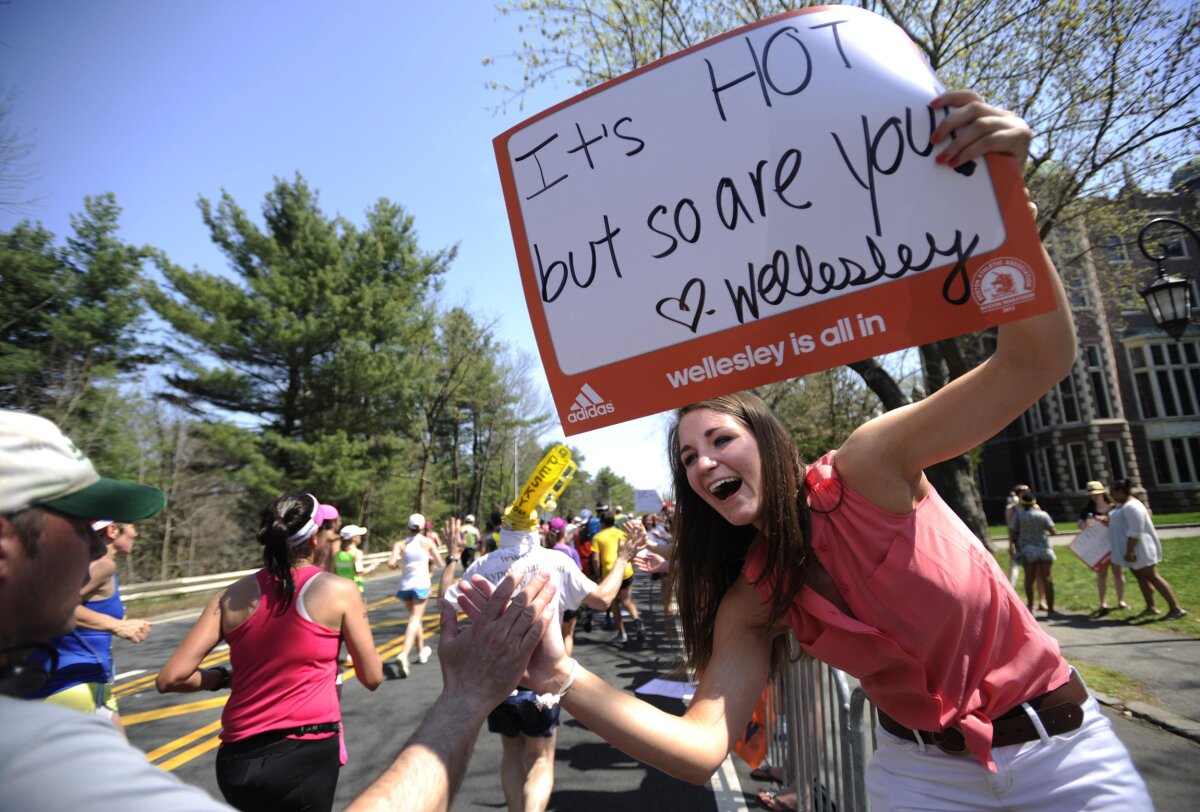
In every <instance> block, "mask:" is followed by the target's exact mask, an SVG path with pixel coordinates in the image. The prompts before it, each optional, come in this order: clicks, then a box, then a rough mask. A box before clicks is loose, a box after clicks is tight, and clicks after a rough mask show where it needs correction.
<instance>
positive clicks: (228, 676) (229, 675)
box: [213, 665, 233, 691]
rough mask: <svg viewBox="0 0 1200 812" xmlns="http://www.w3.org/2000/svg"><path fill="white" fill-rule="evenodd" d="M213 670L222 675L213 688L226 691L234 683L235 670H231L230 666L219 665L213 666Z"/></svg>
mask: <svg viewBox="0 0 1200 812" xmlns="http://www.w3.org/2000/svg"><path fill="white" fill-rule="evenodd" d="M213 670H214V671H216V672H217V673H218V674H220V675H221V678H220V679H219V680H217V685H216V687H215V688H213V690H214V691H224V690H225V689H227V688H229V687H230V686H231V685H233V672H232V671H230V670H229V666H225V665H217V666H213Z"/></svg>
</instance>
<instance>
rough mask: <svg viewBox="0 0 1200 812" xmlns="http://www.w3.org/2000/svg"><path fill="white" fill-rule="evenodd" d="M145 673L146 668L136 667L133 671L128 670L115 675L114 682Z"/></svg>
mask: <svg viewBox="0 0 1200 812" xmlns="http://www.w3.org/2000/svg"><path fill="white" fill-rule="evenodd" d="M145 673H146V669H145V668H135V669H134V670H132V671H126V672H125V673H123V674H117V675H116V676H115V677H113V682H120V681H121V680H123V679H129V678H130V677H136V676H137V675H138V674H145Z"/></svg>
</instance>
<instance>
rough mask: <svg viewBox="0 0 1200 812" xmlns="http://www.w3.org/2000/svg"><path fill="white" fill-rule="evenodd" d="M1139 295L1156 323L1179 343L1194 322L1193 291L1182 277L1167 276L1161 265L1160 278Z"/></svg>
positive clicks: (1159, 267) (1159, 269) (1156, 278)
mask: <svg viewBox="0 0 1200 812" xmlns="http://www.w3.org/2000/svg"><path fill="white" fill-rule="evenodd" d="M1138 293H1140V294H1142V298H1143V299H1145V300H1146V307H1147V308H1149V310H1150V315H1151V316H1153V317H1154V323H1155V324H1157V325H1158V326H1159V328H1160V329H1162V330H1163V331H1164V332H1166V334H1167V335H1169V336H1170V337H1171V338H1173V339H1175V340H1176V341H1178V340H1179V339H1181V338H1182V337H1183V334H1184V331H1186V330H1187V328H1188V325H1189V324H1191V321H1192V291H1191V286H1190V285H1189V284H1188V281H1187V280H1186V279H1184V278H1183V277H1182V276H1177V275H1175V274H1172V275H1171V276H1167V272H1166V269H1165V268H1163V266H1162V264H1161V263H1160V264H1159V266H1158V276H1157V277H1155V279H1154V281H1153V282H1151V283H1150V284H1149V285H1147V286H1146V287H1144V288H1142V289H1141V290H1140V291H1138Z"/></svg>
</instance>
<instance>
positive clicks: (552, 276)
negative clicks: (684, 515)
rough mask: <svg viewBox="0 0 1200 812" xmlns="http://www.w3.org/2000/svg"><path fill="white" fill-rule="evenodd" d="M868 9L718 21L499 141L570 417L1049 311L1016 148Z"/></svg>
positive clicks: (637, 406)
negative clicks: (974, 151)
mask: <svg viewBox="0 0 1200 812" xmlns="http://www.w3.org/2000/svg"><path fill="white" fill-rule="evenodd" d="M943 89H944V88H943V87H942V86H941V85H940V83H939V82H938V79H937V77H936V76H935V75H934V73H933V72H932V71H931V70H930V69H929V67H928V65H927V64H926V63H925V62H924V60H923V59H922V58H921V56H920V54H919V53H918V51H917V49H916V48H915V46H914V45H913V44H912V42H911V41H910V40H909V39H908V38H907V36H906V35H905V34H904V33H903V32H902V31H901V30H900V29H899V28H897V27H896V26H895V25H893V24H892V23H890V22H888V21H887V20H885V19H883V18H882V17H879V16H877V15H875V14H872V13H870V12H867V11H863V10H861V9H856V8H849V7H844V6H842V7H832V8H831V7H823V8H817V9H807V10H803V11H796V12H792V13H789V14H785V15H781V16H779V17H774V18H771V19H769V20H765V21H763V22H760V23H757V24H755V25H751V26H747V27H745V28H741V29H738V30H736V31H731V32H729V33H728V34H725V35H723V36H721V37H717V38H715V39H712V40H709V41H708V42H705V43H702V44H700V45H697V46H696V47H694V48H691V49H689V50H687V51H684V52H682V53H679V54H676V55H674V56H671V57H669V58H667V59H663V60H661V61H659V62H655V63H653V64H651V65H647V66H645V67H644V68H641V69H639V70H636V71H634V72H632V73H629V74H627V75H625V76H622V77H620V78H618V79H614V80H613V81H611V82H607V83H606V84H603V85H600V86H598V87H595V88H593V89H591V90H589V91H587V92H586V93H583V94H580V95H579V96H577V97H575V98H573V99H569V100H567V101H565V102H563V103H562V104H559V105H558V106H556V107H554V108H552V109H550V110H547V111H545V112H543V113H541V114H539V115H536V116H534V117H533V118H530V119H529V120H527V121H525V122H523V123H521V124H519V125H517V126H516V127H514V128H512V129H511V130H509V131H508V132H506V133H504V134H503V135H500V136H498V137H497V138H496V139H495V149H496V157H497V161H498V162H499V167H500V175H501V179H502V182H503V186H504V192H505V196H506V199H507V204H508V212H509V218H510V221H511V223H512V231H513V240H514V243H515V245H516V250H517V257H518V262H519V265H520V268H521V281H522V284H523V285H524V290H525V298H526V301H527V303H528V305H529V314H530V317H531V319H532V320H533V328H534V333H535V335H536V336H537V341H538V347H539V349H540V351H541V356H542V363H543V365H544V366H545V369H546V375H547V377H548V379H549V382H550V388H551V392H552V394H553V396H554V400H555V404H556V406H557V409H558V413H559V417H560V419H561V420H562V425H563V429H564V431H565V432H566V434H568V435H571V434H577V433H579V432H582V431H587V430H589V429H593V428H599V427H600V426H605V425H609V424H612V423H619V422H621V421H624V420H630V419H633V418H636V417H641V416H643V415H647V414H652V413H655V412H660V411H663V410H666V409H669V408H672V407H675V406H679V405H682V404H685V403H691V402H694V401H696V400H701V399H703V398H706V397H711V396H713V395H717V394H722V393H726V392H732V391H737V390H740V389H746V388H748V387H751V386H756V385H760V384H763V383H768V382H771V381H777V380H782V379H785V378H791V377H796V376H800V375H804V374H806V373H809V372H814V371H817V370H821V369H828V368H830V367H835V366H839V365H842V364H846V363H849V362H851V361H856V360H861V359H863V358H867V357H870V356H874V355H879V354H882V353H886V352H891V351H893V350H897V349H902V348H904V347H910V346H915V345H918V344H924V343H928V342H930V341H935V340H938V339H942V338H947V337H949V336H954V335H959V334H962V333H966V332H970V331H973V330H978V329H981V328H983V327H985V326H990V325H995V324H999V323H1001V322H1004V321H1008V320H1011V319H1017V318H1024V317H1026V316H1030V315H1034V314H1036V313H1042V312H1046V311H1049V310H1051V309H1053V307H1054V301H1053V298H1052V297H1050V296H1049V295H1048V294H1049V285H1048V284H1047V279H1048V278H1049V277H1048V276H1047V274H1049V273H1052V272H1053V271H1052V269H1050V268H1049V267H1048V266H1047V265H1046V264H1045V263H1044V261H1043V259H1042V252H1041V248H1040V241H1039V239H1038V235H1037V231H1036V228H1035V226H1034V223H1033V220H1032V218H1031V216H1030V214H1029V212H1028V209H1027V203H1026V197H1025V191H1024V185H1023V183H1022V180H1021V173H1020V168H1019V167H1018V166H1017V163H1016V161H1015V160H1014V159H1012V158H1009V157H1007V156H989V157H988V159H987V162H986V166H985V165H982V164H981V165H978V166H976V165H975V164H968V165H967V166H964V167H960V168H959V169H958V170H952V169H949V168H948V167H945V166H942V165H938V164H936V163H935V161H934V158H935V154H936V153H935V152H934V148H933V146H932V144H931V143H930V134H931V133H932V131H933V129H934V127H935V126H936V125H937V123H938V122H939V121H940V120H941V119H942V118H944V117H945V115H946V114H947V111H946V110H944V109H943V110H934V109H931V108H930V107H929V102H930V101H931V100H933V99H934V98H936V97H937V94H938V93H939V92H941V91H942V90H943Z"/></svg>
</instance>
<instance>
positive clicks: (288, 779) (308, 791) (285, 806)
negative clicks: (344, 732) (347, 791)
mask: <svg viewBox="0 0 1200 812" xmlns="http://www.w3.org/2000/svg"><path fill="white" fill-rule="evenodd" d="M340 766H341V765H340V764H339V760H338V737H337V734H336V733H335V734H334V735H332V736H328V737H326V738H324V739H288V738H282V737H280V736H278V735H277V734H271V733H265V734H262V735H260V736H252V737H251V738H249V739H245V740H244V741H240V742H231V743H229V744H225V745H222V746H221V749H220V750H218V751H217V786H218V787H220V788H221V794H222V795H224V796H225V800H226V802H228V804H229V805H230V806H232V807H233V808H234V809H240V810H242V812H257V810H266V809H269V810H272V812H329V810H331V809H333V794H334V791H335V790H336V789H337V781H338V770H339V768H340Z"/></svg>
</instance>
